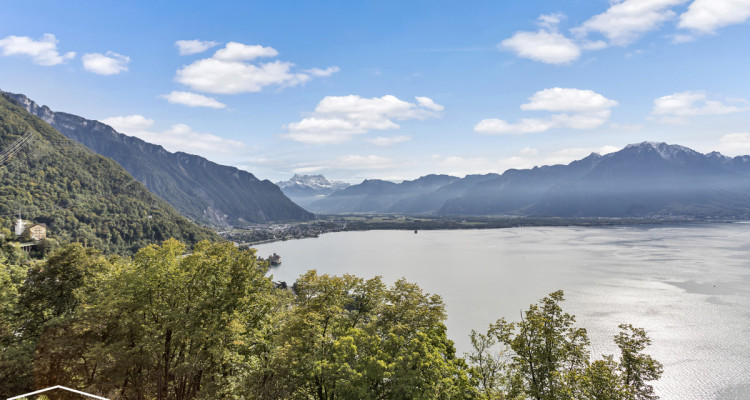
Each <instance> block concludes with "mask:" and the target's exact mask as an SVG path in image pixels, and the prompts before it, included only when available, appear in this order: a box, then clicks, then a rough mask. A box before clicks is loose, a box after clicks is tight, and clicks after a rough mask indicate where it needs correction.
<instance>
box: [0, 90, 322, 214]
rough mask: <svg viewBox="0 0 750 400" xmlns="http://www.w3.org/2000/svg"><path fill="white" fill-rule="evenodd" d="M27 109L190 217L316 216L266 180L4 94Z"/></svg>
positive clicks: (21, 96)
mask: <svg viewBox="0 0 750 400" xmlns="http://www.w3.org/2000/svg"><path fill="white" fill-rule="evenodd" d="M6 94H7V95H8V96H10V97H11V98H12V99H14V100H15V101H16V102H17V103H19V104H21V105H22V106H23V107H24V108H25V109H26V110H27V111H28V112H30V113H32V114H34V115H36V116H38V117H39V118H41V119H43V120H44V121H46V122H47V123H49V124H50V125H52V127H54V128H55V129H56V130H58V131H59V132H60V133H62V134H63V135H65V136H66V137H68V138H69V139H72V140H75V141H77V142H79V143H81V144H83V145H84V146H86V147H88V148H89V149H91V150H93V151H94V152H96V153H98V154H101V155H103V156H105V157H109V158H112V159H113V160H115V161H117V162H118V163H119V164H120V165H122V166H123V167H124V168H125V169H126V170H127V171H128V172H130V174H131V175H133V177H135V178H136V179H137V180H138V181H140V182H142V183H143V184H144V185H146V187H147V188H148V189H149V190H150V191H152V192H153V193H155V194H156V195H158V196H159V197H161V198H163V199H164V200H166V201H167V202H169V203H170V204H171V205H172V206H173V207H175V209H177V211H179V212H180V213H181V214H183V215H185V216H187V217H188V218H190V219H192V220H194V221H198V222H201V223H204V224H208V225H213V226H242V225H247V224H251V223H262V222H271V221H304V220H309V219H312V218H313V217H314V216H313V215H312V214H311V213H309V212H308V211H306V210H304V209H303V208H301V207H300V206H298V205H297V204H295V203H293V202H292V201H291V200H290V199H289V198H288V197H286V196H285V195H284V193H282V192H281V190H280V189H279V188H278V187H277V186H276V185H274V184H273V183H271V182H270V181H268V180H263V181H261V180H259V179H258V178H256V177H255V176H254V175H253V174H251V173H249V172H246V171H242V170H240V169H237V168H234V167H229V166H224V165H220V164H217V163H214V162H211V161H209V160H207V159H205V158H203V157H200V156H196V155H192V154H187V153H183V152H176V153H172V152H169V151H167V150H165V149H164V148H163V147H161V146H159V145H155V144H151V143H148V142H145V141H143V140H141V139H138V138H136V137H132V136H127V135H123V134H121V133H118V132H116V131H115V130H114V129H112V128H111V127H110V126H109V125H105V124H103V123H101V122H98V121H93V120H88V119H85V118H82V117H79V116H76V115H72V114H67V113H63V112H54V111H52V110H50V109H49V108H48V107H47V106H39V105H38V104H37V103H35V102H34V101H32V100H30V99H29V98H28V97H26V96H25V95H23V94H13V93H6Z"/></svg>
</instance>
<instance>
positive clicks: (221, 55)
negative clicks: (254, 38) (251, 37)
mask: <svg viewBox="0 0 750 400" xmlns="http://www.w3.org/2000/svg"><path fill="white" fill-rule="evenodd" d="M277 55H279V52H278V51H276V49H274V48H273V47H263V46H261V45H257V44H255V45H250V44H242V43H237V42H229V43H227V45H226V46H225V47H224V48H223V49H219V50H217V51H216V53H214V57H213V58H215V59H217V60H223V61H249V60H254V59H256V58H267V57H276V56H277Z"/></svg>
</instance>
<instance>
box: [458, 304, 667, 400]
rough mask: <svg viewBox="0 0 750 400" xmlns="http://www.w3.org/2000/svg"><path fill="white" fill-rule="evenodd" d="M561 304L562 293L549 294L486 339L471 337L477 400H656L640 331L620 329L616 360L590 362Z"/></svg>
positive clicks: (585, 342) (655, 366) (653, 365)
mask: <svg viewBox="0 0 750 400" xmlns="http://www.w3.org/2000/svg"><path fill="white" fill-rule="evenodd" d="M563 300H564V299H563V292H562V291H557V292H554V293H552V294H550V295H549V297H545V298H544V299H542V300H541V301H540V304H538V305H537V304H533V305H531V307H530V308H529V310H528V311H526V312H525V313H524V316H523V317H522V318H521V321H520V322H515V323H509V322H506V321H505V319H500V320H498V321H497V322H496V323H494V324H491V325H490V327H489V330H488V331H487V333H486V334H481V333H478V332H476V331H472V333H471V343H472V346H473V348H474V352H473V353H472V354H469V355H468V358H469V361H470V362H471V363H472V365H473V366H474V368H473V369H472V376H473V377H474V378H475V379H476V380H477V384H478V389H479V392H480V393H481V398H483V399H517V398H522V399H525V398H531V399H536V400H553V399H581V400H618V399H628V400H631V399H632V400H651V399H658V396H656V395H655V394H654V391H653V387H652V386H651V385H649V384H648V382H649V381H652V380H656V379H659V377H660V376H661V373H662V366H661V364H660V363H659V362H657V361H655V360H654V359H653V358H651V356H649V355H647V354H644V353H643V350H644V349H645V348H646V346H648V345H649V344H650V343H651V341H650V340H649V338H648V337H647V336H646V333H645V331H644V330H643V329H640V328H634V327H633V326H632V325H624V324H623V325H620V326H619V328H620V333H619V334H618V335H617V336H615V343H616V344H617V346H618V347H619V348H620V352H621V355H620V358H619V360H618V361H615V360H614V356H611V355H608V356H604V357H603V358H602V359H601V360H596V361H590V359H589V350H588V346H589V339H588V336H587V334H586V329H583V328H578V327H576V326H575V325H574V323H575V317H574V316H572V315H570V314H568V313H565V312H563V311H562V308H561V307H560V303H561V302H562V301H563ZM496 345H499V347H500V348H501V350H500V351H497V350H496V348H497V346H496Z"/></svg>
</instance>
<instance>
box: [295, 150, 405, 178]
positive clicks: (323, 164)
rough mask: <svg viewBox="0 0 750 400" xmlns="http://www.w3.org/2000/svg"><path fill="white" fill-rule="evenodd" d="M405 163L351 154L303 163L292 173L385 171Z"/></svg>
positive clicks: (373, 156)
mask: <svg viewBox="0 0 750 400" xmlns="http://www.w3.org/2000/svg"><path fill="white" fill-rule="evenodd" d="M403 165H404V164H403V163H399V162H396V161H395V160H393V159H391V158H388V157H383V156H377V155H356V154H350V155H345V156H341V157H337V158H335V159H333V160H327V161H319V162H311V163H303V164H299V165H296V166H295V167H294V168H292V172H293V173H295V174H303V173H311V172H318V171H324V170H329V171H335V170H346V171H366V170H384V169H389V168H396V167H401V166H403Z"/></svg>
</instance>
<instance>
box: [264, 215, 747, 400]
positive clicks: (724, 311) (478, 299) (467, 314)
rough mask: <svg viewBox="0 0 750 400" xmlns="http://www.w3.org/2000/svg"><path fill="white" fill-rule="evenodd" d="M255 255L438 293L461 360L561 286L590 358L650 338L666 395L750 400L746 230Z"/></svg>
mask: <svg viewBox="0 0 750 400" xmlns="http://www.w3.org/2000/svg"><path fill="white" fill-rule="evenodd" d="M256 248H257V249H258V255H260V256H263V257H266V256H268V255H269V254H271V253H273V252H276V253H278V254H279V255H281V256H282V261H283V263H282V265H281V266H279V267H276V268H274V269H273V270H272V271H271V273H272V274H273V276H274V280H277V281H278V280H281V281H286V282H288V283H290V284H291V283H292V282H294V280H295V279H296V277H298V276H299V275H300V274H301V273H303V272H305V271H307V270H309V269H317V270H318V272H319V273H325V274H334V275H341V274H345V273H349V274H354V275H357V276H361V277H365V278H369V277H373V276H376V275H380V276H382V277H383V278H384V280H385V281H386V282H388V283H391V282H393V281H395V280H397V279H399V278H401V277H405V278H406V279H407V280H409V281H411V282H415V283H417V284H419V285H420V286H421V287H422V288H423V289H424V290H425V291H427V292H430V293H437V294H439V295H441V296H442V297H443V299H444V301H445V303H446V308H447V312H448V320H447V326H448V335H449V337H450V338H452V339H453V340H454V341H455V342H456V346H457V349H458V352H459V354H461V353H463V352H465V351H468V350H469V343H468V334H469V332H470V330H471V329H477V330H485V329H486V327H487V325H488V324H489V323H490V322H494V321H495V320H496V319H498V318H500V317H505V318H506V319H508V320H513V321H515V320H518V319H519V316H520V312H521V310H526V309H527V308H528V306H529V304H531V303H534V302H536V301H538V300H539V299H540V298H542V297H544V296H546V295H547V294H548V293H550V292H553V291H555V290H558V289H562V290H564V291H565V295H566V296H565V297H566V301H565V302H564V303H563V309H564V310H565V311H567V312H569V313H571V314H575V315H576V317H577V321H578V325H579V326H582V327H585V328H587V329H588V332H589V337H590V339H591V341H592V355H594V356H597V357H598V356H599V355H600V354H602V353H605V354H612V353H615V354H616V351H617V348H616V346H615V345H614V343H613V341H612V337H613V336H614V335H615V334H616V333H617V325H618V324H620V323H630V324H633V325H634V326H638V327H643V328H645V329H646V330H647V331H648V333H649V336H650V337H651V339H652V341H653V343H652V346H651V347H650V348H648V349H647V353H649V354H652V355H653V356H654V357H655V358H656V359H657V360H659V361H661V362H662V363H663V364H664V375H663V377H662V379H661V380H659V381H657V382H656V384H655V387H656V389H657V394H659V395H660V396H661V397H662V398H663V399H747V398H750V341H749V340H748V338H749V337H750V311H749V310H750V224H746V223H734V224H690V225H676V226H639V227H611V228H581V227H562V228H560V227H543V228H512V229H493V230H455V231H419V233H418V234H415V233H414V232H413V231H369V232H341V233H331V234H325V235H322V236H321V237H319V238H317V239H303V240H293V241H286V242H276V243H268V244H263V245H258V246H256Z"/></svg>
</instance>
